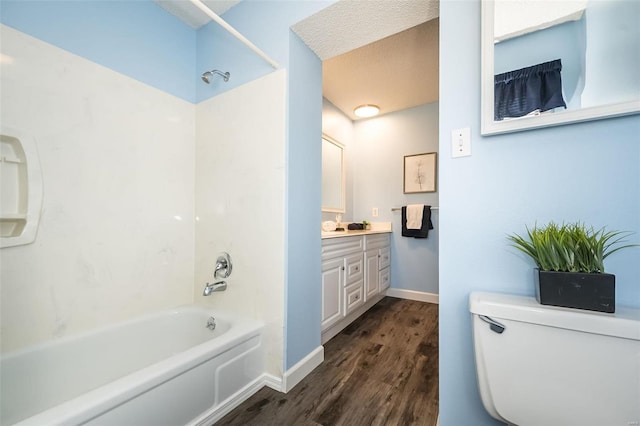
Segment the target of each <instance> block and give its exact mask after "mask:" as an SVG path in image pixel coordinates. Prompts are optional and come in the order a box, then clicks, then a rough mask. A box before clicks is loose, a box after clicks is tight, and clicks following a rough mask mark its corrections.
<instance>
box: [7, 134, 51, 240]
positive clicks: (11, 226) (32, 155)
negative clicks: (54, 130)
mask: <svg viewBox="0 0 640 426" xmlns="http://www.w3.org/2000/svg"><path fill="white" fill-rule="evenodd" d="M0 177H1V178H0V248H1V247H11V246H17V245H22V244H29V243H31V242H33V241H34V240H35V237H36V231H37V229H38V223H39V221H40V209H41V206H42V188H43V186H42V174H41V172H40V161H39V159H38V151H37V149H36V145H35V141H34V139H33V138H32V137H30V136H29V135H28V134H26V133H25V132H22V131H18V130H16V129H11V128H8V127H5V126H3V127H2V129H0Z"/></svg>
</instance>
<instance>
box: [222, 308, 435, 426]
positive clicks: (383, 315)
mask: <svg viewBox="0 0 640 426" xmlns="http://www.w3.org/2000/svg"><path fill="white" fill-rule="evenodd" d="M324 348H325V352H324V362H323V363H322V364H321V365H320V366H318V367H317V368H316V369H315V370H314V371H313V372H312V373H311V374H309V375H308V376H307V377H305V379H304V380H303V381H301V382H300V383H299V384H298V385H297V386H296V387H295V388H293V389H292V390H291V391H290V392H289V393H287V394H283V393H280V392H277V391H274V390H273V389H270V388H267V387H264V388H263V389H261V390H260V391H258V392H257V393H256V394H255V395H253V396H252V397H251V398H249V399H248V400H247V401H245V402H244V403H242V404H241V405H240V406H239V407H237V408H236V409H235V410H233V411H232V412H231V413H229V414H228V415H227V416H225V417H224V418H222V419H221V420H220V421H219V422H218V423H216V425H256V426H257V425H260V426H262V425H287V426H298V425H300V426H318V425H323V426H333V425H345V426H357V425H367V426H368V425H385V426H386V425H425V426H432V425H435V424H436V419H437V417H438V305H434V304H430V303H422V302H415V301H411V300H403V299H396V298H391V297H385V298H384V299H382V300H381V301H380V302H379V303H378V304H376V305H375V306H374V307H372V308H371V309H370V310H369V311H367V312H366V313H365V314H364V315H363V316H361V317H360V318H358V319H357V320H356V321H354V322H353V323H352V324H351V325H349V326H348V327H347V328H346V329H345V330H343V331H342V332H341V333H340V334H338V335H337V336H336V337H334V338H333V339H331V340H330V341H329V342H327V343H326V344H325V346H324Z"/></svg>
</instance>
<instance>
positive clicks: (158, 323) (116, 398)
mask: <svg viewBox="0 0 640 426" xmlns="http://www.w3.org/2000/svg"><path fill="white" fill-rule="evenodd" d="M210 316H213V317H215V319H216V324H217V326H216V329H215V331H211V330H209V329H208V328H207V327H206V323H207V319H208V318H209V317H210ZM262 328H263V326H262V324H261V323H259V322H257V321H251V320H241V319H235V318H230V317H225V316H218V315H216V314H215V313H211V312H209V311H207V310H205V309H202V308H199V307H195V306H189V307H184V308H179V309H176V310H171V311H167V312H162V313H158V314H153V315H146V316H144V317H141V318H137V319H134V320H131V321H127V322H125V323H121V324H117V325H114V326H110V327H107V328H104V329H100V330H98V331H95V332H90V333H84V334H82V335H78V336H72V337H69V338H64V339H60V340H57V341H52V342H48V343H45V344H42V345H38V346H35V347H33V348H27V349H25V350H21V351H19V352H15V353H12V354H7V355H5V356H3V357H2V359H1V365H0V381H1V388H0V392H1V393H0V400H1V406H0V424H1V425H2V426H6V425H13V424H16V425H20V426H26V425H38V426H42V425H78V424H87V425H118V426H127V425H136V426H142V425H154V426H156V425H170V426H176V425H185V424H199V423H200V422H209V423H210V422H212V421H213V420H217V419H218V418H219V417H220V416H221V415H223V414H224V413H221V412H220V410H224V409H225V407H226V408H227V409H226V411H228V409H229V407H228V406H229V401H230V400H233V399H234V398H235V399H237V398H238V395H239V394H243V393H248V395H250V394H251V393H252V392H255V390H257V389H258V388H259V385H260V383H261V380H260V378H261V376H262V374H263V372H264V366H263V358H264V357H263V354H262V345H261V340H262V337H261V335H262ZM253 388H255V389H253ZM233 405H235V404H233Z"/></svg>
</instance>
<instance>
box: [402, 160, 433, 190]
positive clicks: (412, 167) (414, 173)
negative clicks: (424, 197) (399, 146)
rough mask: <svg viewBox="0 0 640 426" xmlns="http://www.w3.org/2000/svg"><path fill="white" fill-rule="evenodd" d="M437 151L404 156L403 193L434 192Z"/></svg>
mask: <svg viewBox="0 0 640 426" xmlns="http://www.w3.org/2000/svg"><path fill="white" fill-rule="evenodd" d="M436 164H437V153H436V152H428V153H426V154H414V155H405V156H404V193H405V194H413V193H417V192H436Z"/></svg>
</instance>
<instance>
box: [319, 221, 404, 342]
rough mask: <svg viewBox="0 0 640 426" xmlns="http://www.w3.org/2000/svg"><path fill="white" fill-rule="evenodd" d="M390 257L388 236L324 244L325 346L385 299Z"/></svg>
mask: <svg viewBox="0 0 640 426" xmlns="http://www.w3.org/2000/svg"><path fill="white" fill-rule="evenodd" d="M390 253H391V250H390V238H389V234H388V233H383V234H370V235H369V234H365V233H362V234H356V235H345V236H341V237H339V238H335V237H334V238H324V239H323V240H322V322H321V328H322V343H324V342H326V341H327V340H329V339H330V338H331V337H333V336H335V335H336V334H337V333H339V332H340V331H341V330H342V329H343V328H344V327H346V326H347V325H348V324H349V323H351V322H352V321H353V320H355V319H356V318H358V317H359V316H360V315H362V314H363V313H364V312H366V310H367V309H369V308H370V307H371V306H373V305H374V304H375V303H376V302H378V301H379V300H380V299H381V298H382V297H383V296H384V289H386V288H387V287H389V281H390V274H389V271H390V266H389V265H390Z"/></svg>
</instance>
